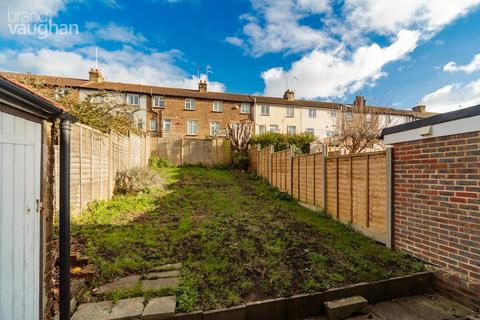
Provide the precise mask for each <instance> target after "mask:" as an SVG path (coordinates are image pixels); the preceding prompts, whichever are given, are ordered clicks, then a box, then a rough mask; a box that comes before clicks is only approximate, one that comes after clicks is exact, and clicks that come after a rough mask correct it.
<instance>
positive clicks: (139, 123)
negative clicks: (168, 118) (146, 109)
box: [137, 118, 145, 130]
mask: <svg viewBox="0 0 480 320" xmlns="http://www.w3.org/2000/svg"><path fill="white" fill-rule="evenodd" d="M137 128H138V129H141V130H144V129H145V128H144V127H143V119H142V118H138V119H137Z"/></svg>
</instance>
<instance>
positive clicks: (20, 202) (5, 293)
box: [0, 112, 41, 320]
mask: <svg viewBox="0 0 480 320" xmlns="http://www.w3.org/2000/svg"><path fill="white" fill-rule="evenodd" d="M40 151H41V125H40V124H39V123H36V122H32V121H29V120H25V119H23V118H20V117H16V116H12V115H10V114H7V113H3V112H0V195H1V197H0V319H2V320H17V319H19V320H23V319H25V320H26V319H29V320H30V319H33V320H36V319H39V309H40V303H39V296H40V289H39V286H40V277H39V275H40V264H39V262H40V261H39V259H40V254H39V253H40V217H39V212H37V200H38V199H40V183H41V182H40V161H41V159H40Z"/></svg>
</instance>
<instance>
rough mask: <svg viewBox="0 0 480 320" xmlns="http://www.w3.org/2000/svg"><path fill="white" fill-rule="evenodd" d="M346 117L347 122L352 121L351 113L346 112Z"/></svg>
mask: <svg viewBox="0 0 480 320" xmlns="http://www.w3.org/2000/svg"><path fill="white" fill-rule="evenodd" d="M346 117H347V121H352V120H353V113H352V111H348V112H347V115H346Z"/></svg>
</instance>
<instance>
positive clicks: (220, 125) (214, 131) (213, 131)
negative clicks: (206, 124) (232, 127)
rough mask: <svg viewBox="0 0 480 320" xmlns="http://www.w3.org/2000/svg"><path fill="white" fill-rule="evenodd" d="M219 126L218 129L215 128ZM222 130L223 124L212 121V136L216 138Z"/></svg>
mask: <svg viewBox="0 0 480 320" xmlns="http://www.w3.org/2000/svg"><path fill="white" fill-rule="evenodd" d="M216 125H218V128H215V126H216ZM220 130H222V123H221V122H220V121H210V135H211V136H214V135H215V133H216V132H217V131H220Z"/></svg>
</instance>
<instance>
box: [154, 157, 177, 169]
mask: <svg viewBox="0 0 480 320" xmlns="http://www.w3.org/2000/svg"><path fill="white" fill-rule="evenodd" d="M148 165H149V166H150V167H151V168H154V169H158V168H169V167H173V165H172V163H171V162H170V161H168V160H167V159H164V158H160V157H151V158H150V159H149V160H148Z"/></svg>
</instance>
